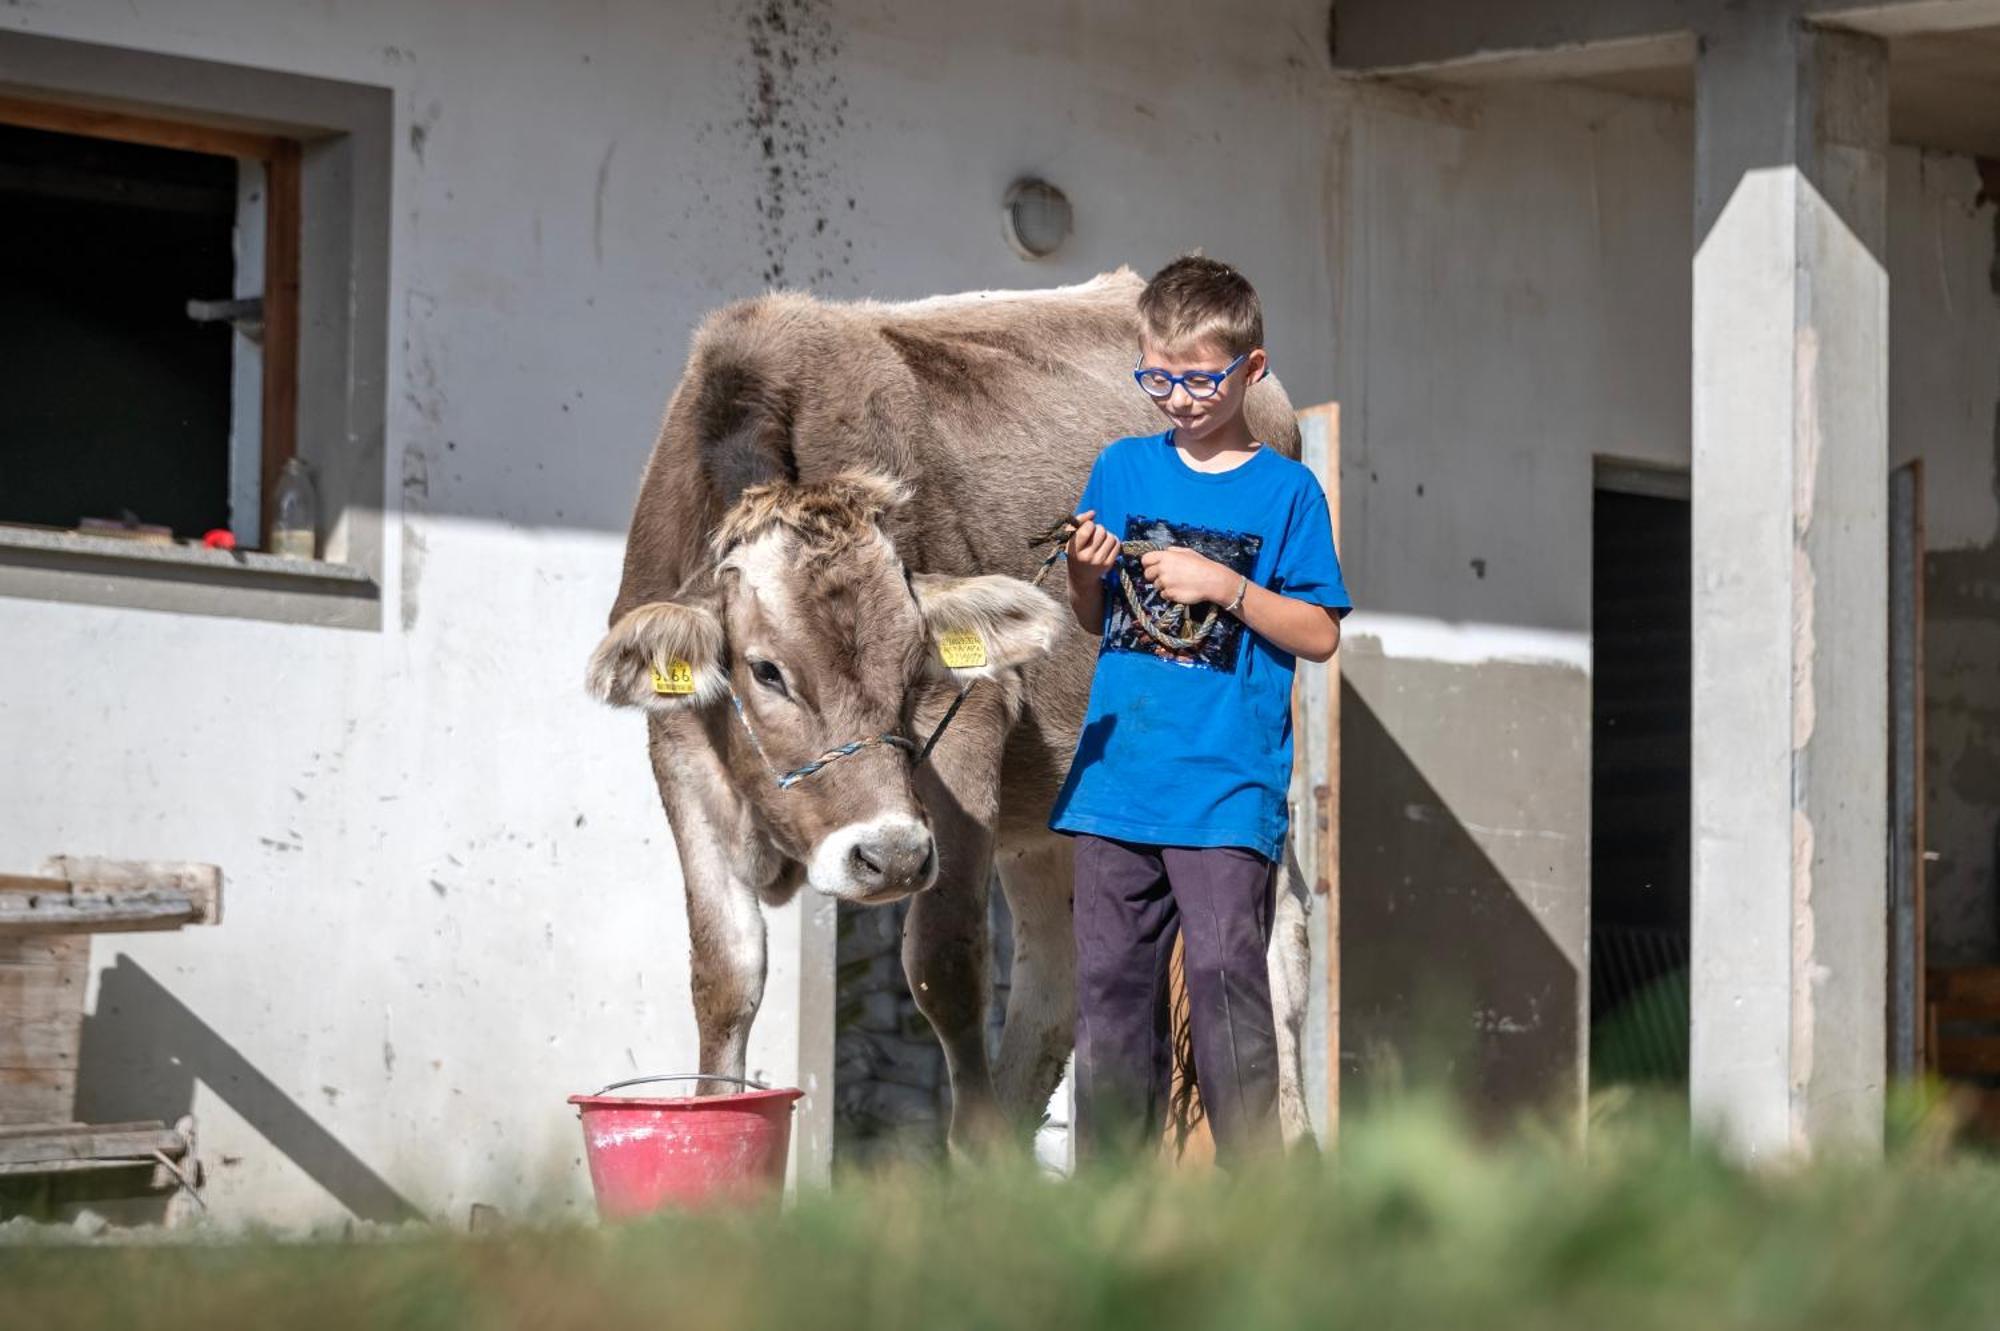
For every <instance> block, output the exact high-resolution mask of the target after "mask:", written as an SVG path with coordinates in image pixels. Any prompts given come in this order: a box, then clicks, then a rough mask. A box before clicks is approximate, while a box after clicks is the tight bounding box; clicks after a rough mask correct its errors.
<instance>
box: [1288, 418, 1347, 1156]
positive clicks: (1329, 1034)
mask: <svg viewBox="0 0 2000 1331" xmlns="http://www.w3.org/2000/svg"><path fill="white" fill-rule="evenodd" d="M1299 432H1300V435H1301V437H1302V441H1303V449H1302V452H1303V457H1304V460H1305V462H1306V464H1307V465H1308V466H1310V467H1311V468H1312V469H1313V471H1314V473H1315V474H1316V475H1317V476H1318V477H1319V480H1320V485H1321V487H1322V488H1323V489H1324V490H1325V491H1326V504H1327V509H1328V511H1329V513H1330V514H1331V516H1332V518H1333V539H1334V543H1335V545H1336V547H1337V546H1338V545H1339V542H1340V404H1339V403H1338V402H1326V403H1322V404H1320V405H1319V406H1316V407H1307V408H1306V409H1305V410H1303V411H1301V412H1300V413H1299ZM1322 708H1323V711H1324V716H1323V717H1322V718H1321V720H1320V722H1319V724H1320V726H1321V727H1322V729H1321V730H1320V731H1319V738H1320V744H1319V751H1318V756H1317V762H1318V763H1320V764H1323V765H1320V766H1317V767H1316V769H1315V770H1313V771H1312V772H1311V775H1310V781H1311V787H1312V815H1313V829H1312V859H1313V862H1312V863H1311V864H1310V865H1302V866H1301V867H1302V868H1304V869H1305V870H1306V872H1308V873H1309V874H1311V876H1312V884H1313V891H1314V892H1315V893H1316V894H1318V896H1319V897H1320V898H1321V899H1322V901H1323V903H1324V909H1325V912H1326V928H1325V930H1324V932H1323V933H1322V935H1321V946H1323V947H1324V948H1325V949H1326V1134H1325V1135H1326V1143H1327V1144H1328V1145H1331V1144H1332V1142H1333V1141H1334V1140H1335V1139H1336V1138H1338V1136H1339V1135H1340V656H1339V654H1338V653H1335V655H1334V658H1333V659H1332V660H1331V661H1329V662H1327V664H1326V685H1325V699H1324V702H1323V704H1322ZM1309 711H1310V709H1309V708H1303V709H1301V712H1300V716H1299V723H1298V724H1297V725H1296V726H1295V727H1294V733H1295V734H1297V735H1299V736H1300V737H1302V738H1303V737H1305V736H1307V735H1309V734H1310V733H1311V730H1310V729H1309V728H1310V727H1311V726H1312V724H1313V718H1312V717H1311V716H1310V715H1308V714H1306V713H1308V712H1309ZM1308 761H1309V762H1311V761H1315V758H1314V756H1313V755H1311V754H1310V753H1309V754H1308Z"/></svg>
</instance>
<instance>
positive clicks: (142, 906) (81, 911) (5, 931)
mask: <svg viewBox="0 0 2000 1331" xmlns="http://www.w3.org/2000/svg"><path fill="white" fill-rule="evenodd" d="M200 917H201V908H200V907H199V906H197V905H196V904H195V903H194V901H193V900H192V899H191V898H189V896H188V894H187V893H185V892H119V893H109V892H107V893H103V894H100V895H91V894H86V893H81V892H25V893H23V892H14V893H7V894H5V895H0V937H13V938H20V937H33V936H40V935H45V934H108V933H139V932H147V931H152V930H160V929H178V928H180V927H181V926H182V925H184V924H193V923H194V922H195V921H197V920H198V919H200Z"/></svg>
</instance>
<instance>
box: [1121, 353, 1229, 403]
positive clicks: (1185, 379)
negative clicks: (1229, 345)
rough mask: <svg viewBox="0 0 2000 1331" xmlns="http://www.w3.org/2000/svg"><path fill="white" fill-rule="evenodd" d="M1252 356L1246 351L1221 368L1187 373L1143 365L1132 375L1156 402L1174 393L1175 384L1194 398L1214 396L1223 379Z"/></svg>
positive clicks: (1162, 400)
mask: <svg viewBox="0 0 2000 1331" xmlns="http://www.w3.org/2000/svg"><path fill="white" fill-rule="evenodd" d="M1249 358H1250V353H1249V352H1247V351H1246V352H1244V353H1243V354H1242V355H1241V356H1238V357H1237V358H1236V359H1235V360H1233V361H1231V362H1229V364H1227V365H1225V366H1223V367H1222V369H1220V370H1189V371H1188V372H1187V373H1186V374H1168V373H1167V372H1166V371H1165V370H1156V369H1151V368H1145V367H1142V368H1140V369H1137V370H1134V371H1132V377H1133V378H1134V379H1135V380H1137V381H1138V384H1139V387H1140V388H1141V389H1142V390H1143V391H1144V392H1145V394H1146V396H1147V397H1149V398H1152V399H1153V400H1154V401H1156V402H1165V401H1166V400H1167V399H1168V398H1170V397H1172V396H1173V395H1174V385H1176V384H1179V385H1180V386H1181V387H1182V388H1185V389H1187V394H1188V396H1189V397H1192V398H1210V397H1214V396H1215V395H1216V393H1217V391H1218V390H1220V389H1221V387H1222V381H1223V380H1225V379H1227V378H1228V377H1229V376H1230V375H1232V374H1234V373H1236V367H1237V366H1239V365H1241V364H1242V363H1243V362H1244V361H1246V360H1248V359H1249Z"/></svg>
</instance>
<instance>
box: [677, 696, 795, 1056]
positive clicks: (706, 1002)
mask: <svg viewBox="0 0 2000 1331" xmlns="http://www.w3.org/2000/svg"><path fill="white" fill-rule="evenodd" d="M650 728H651V734H652V743H651V750H652V758H653V775H654V778H655V779H656V780H657V781H658V782H659V787H660V802H661V803H662V804H664V805H665V806H666V810H667V821H668V823H670V824H671V825H672V827H673V832H674V849H675V851H676V852H677V853H678V854H679V857H680V862H681V880H682V884H683V886H684V887H685V888H686V891H687V909H688V945H689V946H688V953H689V961H690V964H691V969H692V971H693V977H692V978H693V997H694V1017H695V1028H696V1030H697V1032H698V1033H699V1037H700V1041H701V1067H700V1070H701V1071H702V1072H711V1073H715V1074H717V1075H718V1076H721V1077H737V1078H740V1077H742V1076H743V1075H744V1072H745V1067H746V1063H747V1056H748V1051H749V1045H750V1026H751V1023H752V1022H754V1021H755V1020H756V1018H757V1008H758V1006H759V1005H760V1004H761V1003H762V1002H763V998H764V972H765V960H766V958H765V945H764V913H763V910H762V909H761V907H760V906H759V903H758V892H759V889H760V888H762V887H764V886H766V883H765V882H764V881H763V880H765V879H771V878H775V876H776V875H777V872H778V870H779V868H780V867H781V861H780V860H779V859H778V857H777V856H776V855H775V854H774V853H773V852H772V851H771V850H770V848H769V846H768V845H767V844H766V843H765V841H764V839H763V838H762V837H761V836H759V835H758V834H757V832H756V830H755V828H754V826H753V824H752V822H751V820H750V816H749V810H748V809H747V808H746V807H745V806H744V804H743V802H742V801H741V800H740V799H739V798H738V797H737V796H736V794H735V793H734V791H733V789H732V787H731V786H730V784H729V781H728V773H727V771H726V769H725V768H724V767H723V765H722V760H721V758H720V756H719V755H718V754H717V753H716V752H715V750H714V748H713V747H712V746H711V745H710V744H709V743H707V742H706V737H705V735H704V733H703V731H702V730H701V729H700V727H699V725H698V724H696V723H695V721H694V720H693V718H681V717H672V718H663V717H654V718H652V725H651V727H650ZM698 1089H699V1090H700V1091H701V1092H703V1093H714V1092H727V1091H734V1090H741V1089H742V1088H741V1087H740V1086H736V1085H733V1084H728V1083H721V1082H704V1083H702V1084H701V1085H700V1086H699V1088H698Z"/></svg>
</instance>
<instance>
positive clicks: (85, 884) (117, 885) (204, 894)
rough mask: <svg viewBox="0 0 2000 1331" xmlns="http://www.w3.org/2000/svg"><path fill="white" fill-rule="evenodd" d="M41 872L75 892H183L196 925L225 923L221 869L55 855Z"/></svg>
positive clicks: (185, 862)
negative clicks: (196, 912) (194, 909)
mask: <svg viewBox="0 0 2000 1331" xmlns="http://www.w3.org/2000/svg"><path fill="white" fill-rule="evenodd" d="M42 873H43V874H44V875H46V876H48V877H50V878H56V879H61V880H62V881H63V882H65V883H67V884H68V885H69V889H70V890H71V891H72V892H80V893H86V894H93V895H96V894H104V893H118V892H180V893H182V894H184V895H186V896H187V897H188V898H189V899H190V900H192V901H193V902H194V903H195V905H196V906H197V907H198V908H199V910H200V914H199V915H198V916H197V917H196V918H195V920H194V923H196V924H220V923H221V922H222V870H221V869H220V868H219V867H217V866H216V865H213V864H200V863H196V862H194V861H191V860H113V859H105V858H104V857H102V856H97V855H54V856H51V857H50V858H49V859H47V860H45V861H43V863H42Z"/></svg>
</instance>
